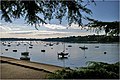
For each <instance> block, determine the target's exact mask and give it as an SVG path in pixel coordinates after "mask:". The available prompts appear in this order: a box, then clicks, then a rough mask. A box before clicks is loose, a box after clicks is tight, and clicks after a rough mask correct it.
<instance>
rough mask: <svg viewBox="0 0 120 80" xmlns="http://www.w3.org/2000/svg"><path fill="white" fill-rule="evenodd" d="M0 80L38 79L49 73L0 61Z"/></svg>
mask: <svg viewBox="0 0 120 80" xmlns="http://www.w3.org/2000/svg"><path fill="white" fill-rule="evenodd" d="M0 71H1V72H0V80H9V79H10V80H18V79H20V80H21V79H22V80H27V79H28V80H29V79H32V80H34V79H35V80H39V79H45V78H46V77H47V75H49V74H50V73H47V72H44V71H38V70H34V69H30V68H25V67H21V66H16V65H12V64H9V63H0Z"/></svg>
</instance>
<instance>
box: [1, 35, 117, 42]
mask: <svg viewBox="0 0 120 80" xmlns="http://www.w3.org/2000/svg"><path fill="white" fill-rule="evenodd" d="M0 40H1V41H46V42H66V43H119V36H105V35H88V36H77V37H76V36H70V37H63V38H59V37H58V38H45V39H37V38H0Z"/></svg>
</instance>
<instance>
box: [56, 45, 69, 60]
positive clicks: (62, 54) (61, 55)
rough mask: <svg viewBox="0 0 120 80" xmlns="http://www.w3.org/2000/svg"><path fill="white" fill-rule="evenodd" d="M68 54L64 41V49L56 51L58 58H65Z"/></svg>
mask: <svg viewBox="0 0 120 80" xmlns="http://www.w3.org/2000/svg"><path fill="white" fill-rule="evenodd" d="M68 54H69V53H68V52H65V43H64V49H63V51H62V52H60V53H58V58H67V55H68Z"/></svg>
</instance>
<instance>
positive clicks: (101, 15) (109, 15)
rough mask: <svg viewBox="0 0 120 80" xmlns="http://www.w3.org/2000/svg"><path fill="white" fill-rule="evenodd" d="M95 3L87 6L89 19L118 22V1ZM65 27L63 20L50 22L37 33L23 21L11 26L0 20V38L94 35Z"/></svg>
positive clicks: (17, 21) (98, 0)
mask: <svg viewBox="0 0 120 80" xmlns="http://www.w3.org/2000/svg"><path fill="white" fill-rule="evenodd" d="M95 1H96V5H94V4H90V5H89V6H88V8H89V9H91V10H92V12H93V14H92V16H89V15H88V16H89V17H91V18H94V19H96V20H100V21H119V17H118V16H119V11H120V10H119V9H120V8H119V4H120V2H118V0H105V1H100V0H95ZM83 22H84V23H86V21H83ZM67 25H68V24H67V21H66V20H65V19H63V21H62V24H59V21H58V20H51V24H47V25H41V27H40V28H39V31H38V30H36V29H35V28H34V26H29V25H27V24H25V22H24V20H23V19H19V20H13V23H11V24H10V23H6V22H4V20H2V21H1V24H0V33H1V35H0V37H26V38H46V37H64V36H77V35H79V36H80V35H90V34H96V33H95V32H93V31H86V29H85V30H81V28H79V27H77V26H76V25H74V24H73V25H72V26H71V27H69V29H66V27H67ZM73 26H74V27H73ZM102 33H103V32H102ZM102 33H101V34H102ZM48 35H49V36H48Z"/></svg>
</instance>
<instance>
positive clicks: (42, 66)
mask: <svg viewBox="0 0 120 80" xmlns="http://www.w3.org/2000/svg"><path fill="white" fill-rule="evenodd" d="M0 61H2V62H5V63H9V64H14V65H17V66H21V67H25V68H30V69H34V70H39V71H44V72H48V73H52V72H54V71H56V70H61V69H63V67H60V66H54V65H49V64H43V63H36V62H30V61H24V60H18V59H14V58H9V57H3V56H0Z"/></svg>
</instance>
